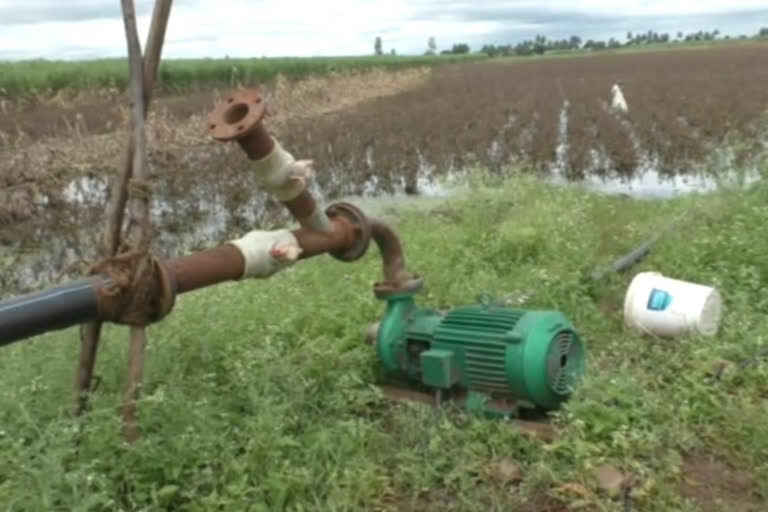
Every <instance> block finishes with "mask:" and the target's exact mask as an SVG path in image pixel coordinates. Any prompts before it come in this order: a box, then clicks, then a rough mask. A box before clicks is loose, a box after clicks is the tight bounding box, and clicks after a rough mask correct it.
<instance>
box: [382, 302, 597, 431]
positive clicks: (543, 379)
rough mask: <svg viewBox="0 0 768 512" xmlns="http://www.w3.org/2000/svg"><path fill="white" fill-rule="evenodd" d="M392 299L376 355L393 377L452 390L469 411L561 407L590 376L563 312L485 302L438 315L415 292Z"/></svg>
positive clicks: (499, 412) (495, 412)
mask: <svg viewBox="0 0 768 512" xmlns="http://www.w3.org/2000/svg"><path fill="white" fill-rule="evenodd" d="M386 300H387V301H388V307H387V312H386V315H385V317H384V318H383V319H382V321H381V324H380V326H379V329H378V333H377V338H376V350H377V353H378V356H379V359H380V361H381V363H382V365H383V367H384V368H385V369H386V371H387V373H388V374H389V375H390V376H392V377H395V378H399V379H400V380H401V381H404V382H407V383H409V384H410V385H411V386H420V387H426V388H427V389H429V390H432V391H437V390H441V391H448V392H449V393H450V394H452V395H454V396H455V397H458V398H459V399H460V400H461V401H462V402H463V403H464V404H465V406H466V407H467V408H468V409H480V410H482V411H484V412H486V413H491V414H492V415H503V416H515V415H517V413H518V409H519V408H520V407H525V408H534V409H542V410H553V409H557V408H558V407H559V406H560V405H561V404H562V403H563V402H564V401H565V400H567V399H568V397H569V396H570V394H571V392H572V389H573V387H574V386H575V385H576V384H577V382H578V380H579V378H580V377H581V375H582V374H583V373H584V368H585V349H584V344H583V342H582V340H581V338H580V336H579V335H578V333H577V332H576V330H575V329H574V328H573V326H572V325H571V323H570V322H569V321H568V319H567V318H566V317H565V315H563V314H562V313H560V312H558V311H531V310H523V309H513V308H509V307H504V306H497V305H493V304H491V303H489V302H486V303H483V304H475V305H467V306H460V307H457V308H455V309H453V310H451V311H448V312H439V311H435V310H431V309H425V308H421V307H419V306H418V305H417V304H416V303H415V301H414V300H413V296H412V295H411V294H400V295H397V296H391V297H388V298H387V299H386Z"/></svg>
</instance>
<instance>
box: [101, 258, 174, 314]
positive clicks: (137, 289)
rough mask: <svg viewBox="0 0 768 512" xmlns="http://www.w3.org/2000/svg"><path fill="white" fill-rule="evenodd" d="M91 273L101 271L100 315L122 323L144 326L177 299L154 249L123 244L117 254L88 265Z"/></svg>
mask: <svg viewBox="0 0 768 512" xmlns="http://www.w3.org/2000/svg"><path fill="white" fill-rule="evenodd" d="M88 273H89V274H90V275H94V274H104V275H106V276H108V277H109V282H108V283H107V284H106V285H105V286H103V287H101V288H100V289H99V315H100V316H101V318H102V319H104V320H107V321H110V322H113V323H116V324H122V325H130V326H134V327H145V326H147V325H149V324H151V323H154V322H158V321H160V320H162V319H163V318H165V317H166V316H167V315H168V314H169V313H170V312H171V310H172V309H173V306H174V304H175V302H176V284H175V282H174V281H173V277H172V274H171V272H170V271H169V270H168V268H167V267H166V266H165V265H164V264H163V261H162V259H160V258H159V257H158V256H157V255H156V254H155V253H154V252H152V251H150V250H148V249H146V248H144V249H133V248H131V247H130V246H128V245H125V244H124V245H123V246H122V250H121V251H120V253H119V254H117V255H116V256H113V257H111V258H105V259H103V260H101V261H99V262H98V263H96V264H95V265H93V266H91V268H90V269H89V272H88Z"/></svg>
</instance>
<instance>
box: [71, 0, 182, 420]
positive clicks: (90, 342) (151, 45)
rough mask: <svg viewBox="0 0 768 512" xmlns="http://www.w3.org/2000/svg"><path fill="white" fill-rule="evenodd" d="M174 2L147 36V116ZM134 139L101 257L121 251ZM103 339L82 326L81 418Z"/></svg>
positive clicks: (162, 7)
mask: <svg viewBox="0 0 768 512" xmlns="http://www.w3.org/2000/svg"><path fill="white" fill-rule="evenodd" d="M172 4H173V0H157V2H155V9H154V12H153V14H152V24H151V26H150V29H149V35H148V37H147V47H146V55H145V57H144V73H143V75H144V78H143V89H144V91H143V114H144V116H146V114H147V112H148V110H149V104H150V101H151V99H152V90H153V88H154V85H155V80H156V77H157V70H158V67H159V65H160V59H161V55H162V50H163V42H164V41H165V33H166V29H167V27H168V19H169V17H170V14H171V5H172ZM133 154H134V138H133V132H131V136H130V137H129V139H128V145H127V147H126V149H125V153H124V154H123V158H122V166H121V169H122V174H121V175H120V176H119V177H118V178H117V179H115V180H114V181H113V184H112V193H111V197H112V200H111V201H110V203H109V204H108V205H107V219H108V220H107V226H106V229H105V231H104V234H103V238H102V243H101V254H102V257H105V258H109V257H111V256H114V255H115V254H116V253H117V251H118V250H119V243H120V231H121V229H122V225H123V219H124V211H125V206H126V203H127V201H128V182H129V181H130V180H131V178H132V176H133ZM100 338H101V323H100V322H96V323H90V324H85V325H83V326H82V328H81V331H80V343H81V350H80V360H79V364H78V368H77V376H76V378H75V390H76V394H77V398H76V404H75V415H78V416H79V415H81V414H82V413H83V412H84V411H85V409H86V408H87V407H88V394H89V392H90V389H91V382H92V381H93V371H94V367H95V364H96V352H97V351H98V346H99V340H100Z"/></svg>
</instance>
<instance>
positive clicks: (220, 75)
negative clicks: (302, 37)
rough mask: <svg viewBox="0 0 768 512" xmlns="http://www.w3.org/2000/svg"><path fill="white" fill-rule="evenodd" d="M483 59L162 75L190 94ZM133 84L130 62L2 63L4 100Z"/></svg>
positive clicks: (192, 63)
mask: <svg viewBox="0 0 768 512" xmlns="http://www.w3.org/2000/svg"><path fill="white" fill-rule="evenodd" d="M481 57H482V56H477V55H475V56H440V57H438V56H418V57H397V56H390V55H386V56H385V55H381V56H370V57H314V58H298V57H296V58H294V57H286V58H262V59H168V60H165V61H163V63H162V64H161V66H160V70H159V85H160V86H161V87H163V88H166V89H188V88H191V87H201V86H210V85H226V86H234V85H236V84H239V83H244V84H250V83H258V82H265V81H270V80H272V79H274V78H276V77H277V76H278V75H285V76H287V77H289V78H301V77H304V76H307V75H310V74H327V73H332V72H345V71H353V70H363V69H371V68H383V69H402V68H407V67H415V66H433V65H438V64H444V63H451V62H457V61H460V60H466V59H472V58H474V59H477V58H481ZM127 83H128V63H127V61H126V59H102V60H92V61H49V60H31V61H19V62H7V61H5V62H3V61H0V96H3V95H5V96H10V97H15V96H25V95H38V94H50V93H52V92H57V91H61V90H83V89H100V88H116V89H118V90H123V89H125V87H126V86H127Z"/></svg>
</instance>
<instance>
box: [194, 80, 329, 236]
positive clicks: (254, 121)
mask: <svg viewBox="0 0 768 512" xmlns="http://www.w3.org/2000/svg"><path fill="white" fill-rule="evenodd" d="M265 115H266V105H265V101H264V99H263V98H262V96H261V93H260V92H259V91H256V90H248V91H238V92H237V93H235V94H232V95H231V96H230V97H229V98H227V100H226V101H225V102H223V103H221V104H220V105H218V106H217V107H216V108H215V109H214V111H213V112H212V113H211V114H210V116H209V117H208V129H209V132H210V134H211V136H212V137H213V138H214V139H216V140H218V141H221V142H229V141H233V140H234V141H237V143H238V145H239V146H240V148H242V150H243V151H244V152H245V154H246V155H247V156H248V158H249V159H250V160H254V161H256V160H264V159H266V158H267V157H269V156H270V154H272V152H273V151H274V150H275V146H276V145H277V144H276V141H275V139H274V138H273V137H272V136H271V135H270V134H269V132H268V131H267V128H266V126H265V125H264V117H265ZM291 179H292V180H295V178H291ZM286 186H295V187H299V186H303V187H304V189H303V190H302V191H301V192H300V193H299V194H298V196H294V197H293V198H291V199H286V200H282V199H281V200H280V202H281V203H282V204H283V206H285V207H286V208H287V209H288V211H289V212H290V213H291V215H292V216H293V218H294V219H295V220H296V221H297V222H298V223H299V225H301V226H302V227H305V228H308V229H312V230H314V231H321V232H326V233H327V232H330V231H331V230H332V227H331V225H330V223H329V222H328V218H327V217H326V216H325V215H323V213H322V211H321V210H320V207H319V205H318V203H317V201H316V199H315V198H314V196H313V195H312V193H311V192H310V191H309V190H307V188H306V181H304V183H303V184H301V183H297V182H296V181H293V182H292V183H291V184H288V183H286Z"/></svg>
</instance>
